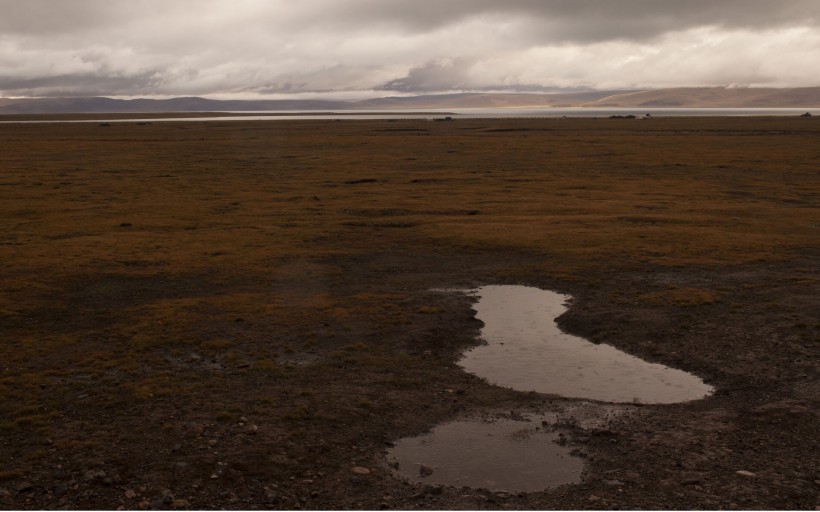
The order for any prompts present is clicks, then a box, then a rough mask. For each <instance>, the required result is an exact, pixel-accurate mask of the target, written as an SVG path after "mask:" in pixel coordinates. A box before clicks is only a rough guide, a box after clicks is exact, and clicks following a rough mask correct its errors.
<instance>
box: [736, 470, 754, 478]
mask: <svg viewBox="0 0 820 512" xmlns="http://www.w3.org/2000/svg"><path fill="white" fill-rule="evenodd" d="M735 474H736V475H737V476H745V477H746V478H754V477H756V476H757V475H756V474H755V473H752V472H751V471H746V470H743V469H741V470H740V471H735Z"/></svg>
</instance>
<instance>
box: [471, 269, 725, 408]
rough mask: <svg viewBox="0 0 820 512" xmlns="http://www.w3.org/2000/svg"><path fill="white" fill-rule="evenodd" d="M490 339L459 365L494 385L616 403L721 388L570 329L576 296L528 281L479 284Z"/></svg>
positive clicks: (678, 397)
mask: <svg viewBox="0 0 820 512" xmlns="http://www.w3.org/2000/svg"><path fill="white" fill-rule="evenodd" d="M470 293H475V295H477V296H478V297H479V300H478V302H476V304H475V305H474V306H473V307H474V308H475V310H476V311H477V315H476V316H477V318H478V319H479V320H481V321H483V322H484V328H483V329H482V330H481V338H482V339H483V340H484V341H486V344H484V345H480V346H478V347H475V348H473V349H470V350H468V351H467V352H465V353H464V356H463V358H462V359H461V360H460V361H459V363H458V364H459V365H460V366H461V367H463V368H464V369H465V370H466V371H468V372H469V373H472V374H474V375H477V376H479V377H482V378H485V379H487V381H488V382H490V383H491V384H495V385H498V386H502V387H507V388H512V389H517V390H521V391H537V392H539V393H549V394H556V395H561V396H565V397H568V398H585V399H592V400H601V401H604V402H615V403H629V402H634V403H643V404H668V403H677V402H686V401H689V400H697V399H699V398H703V397H705V396H708V395H710V394H711V393H712V391H713V388H712V386H709V385H708V384H705V383H704V382H703V381H702V380H701V379H700V378H698V377H696V376H695V375H692V374H689V373H686V372H684V371H681V370H676V369H674V368H669V367H667V366H664V365H661V364H655V363H650V362H647V361H644V360H642V359H639V358H637V357H634V356H631V355H629V354H626V353H624V352H621V351H620V350H618V349H616V348H615V347H613V346H611V345H605V344H600V345H597V344H595V343H592V342H590V341H587V340H585V339H583V338H579V337H577V336H572V335H570V334H566V333H564V332H562V331H561V330H560V329H559V328H558V325H557V324H556V323H555V318H556V317H558V316H560V315H561V314H562V313H563V312H564V311H566V309H567V308H566V306H565V305H564V304H565V303H566V302H567V300H568V299H569V297H568V296H566V295H561V294H558V293H555V292H551V291H548V290H540V289H538V288H532V287H528V286H511V285H494V286H484V287H481V288H479V289H477V290H471V291H470Z"/></svg>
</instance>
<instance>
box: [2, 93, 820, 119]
mask: <svg viewBox="0 0 820 512" xmlns="http://www.w3.org/2000/svg"><path fill="white" fill-rule="evenodd" d="M524 107H531V108H534V107H591V108H596V107H597V108H606V107H634V108H641V107H644V108H651V107H656V108H657V107H661V108H663V107H667V108H668V107H681V108H687V107H690V108H706V107H727V108H767V107H783V108H789V107H790V108H817V107H820V87H803V88H784V89H773V88H724V87H696V88H674V89H658V90H648V91H595V92H574V93H563V94H561V93H557V94H514V93H462V94H434V95H423V96H401V97H387V98H372V99H366V100H355V101H345V100H211V99H207V98H199V97H184V98H171V99H165V100H154V99H144V98H141V99H132V100H120V99H112V98H105V97H90V98H27V99H8V98H7V99H3V98H0V115H3V114H5V115H9V114H17V115H25V114H72V113H88V114H104V113H105V114H112V113H161V112H241V111H248V112H258V111H271V110H274V111H276V110H281V111H294V110H313V111H344V110H402V109H448V108H524Z"/></svg>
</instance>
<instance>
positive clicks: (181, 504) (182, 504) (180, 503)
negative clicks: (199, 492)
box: [171, 499, 191, 508]
mask: <svg viewBox="0 0 820 512" xmlns="http://www.w3.org/2000/svg"><path fill="white" fill-rule="evenodd" d="M190 506H191V503H190V502H188V500H180V499H177V500H174V501H172V502H171V508H189V507H190Z"/></svg>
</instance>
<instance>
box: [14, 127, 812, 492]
mask: <svg viewBox="0 0 820 512" xmlns="http://www.w3.org/2000/svg"><path fill="white" fill-rule="evenodd" d="M818 142H820V122H817V121H816V120H813V119H799V118H794V119H792V118H789V119H785V118H692V119H686V118H677V119H653V120H611V119H532V120H463V119H462V120H457V121H455V122H452V123H432V122H425V121H416V120H406V121H392V122H391V121H352V120H343V121H336V122H332V121H318V120H317V121H299V122H293V121H271V122H260V121H244V122H243V121H237V122H221V121H212V122H155V123H153V124H150V125H144V124H141V125H137V124H136V123H135V122H125V123H122V124H120V123H111V124H110V126H98V124H97V123H71V124H3V125H0V282H2V284H3V286H2V289H1V290H0V412H1V413H2V414H0V490H5V491H6V492H5V493H3V494H0V505H2V506H4V507H6V508H117V507H118V506H121V505H123V506H125V507H127V508H139V507H148V506H151V505H152V502H153V503H154V504H157V503H160V504H163V502H162V499H161V498H162V496H163V494H162V493H163V491H164V490H166V489H168V490H170V491H171V493H172V494H173V495H174V497H175V498H176V499H178V500H180V499H184V500H186V501H187V502H188V503H189V504H190V506H192V507H194V508H219V507H227V508H295V507H306V508H377V507H379V506H387V507H389V508H416V507H421V508H487V507H489V508H498V507H501V506H507V507H513V508H543V507H558V508H613V507H615V506H622V507H623V506H629V507H643V508H681V507H686V508H719V507H725V508H769V507H773V508H808V507H813V506H815V505H816V504H817V502H816V496H817V484H816V479H817V478H818V468H817V463H816V461H817V460H820V456H818V449H817V446H816V442H814V439H816V433H817V430H816V428H817V410H818V398H819V397H820V390H819V389H818V375H817V361H818V340H820V317H818V311H820V303H819V301H820V299H819V297H820V278H818V268H817V266H818V265H817V263H818V261H820V251H818V248H819V247H818V246H819V245H820V244H819V243H818V242H820V144H818ZM493 283H525V284H530V285H536V286H544V287H547V286H548V287H551V288H553V289H557V290H559V291H563V292H568V293H572V294H573V295H574V296H575V302H574V304H573V307H572V308H571V309H570V311H569V312H568V313H567V314H566V315H564V316H563V317H562V318H561V324H562V326H564V327H565V328H566V329H568V330H570V331H572V332H575V333H578V334H583V335H585V336H587V337H589V338H591V339H594V340H596V341H606V342H609V343H613V344H615V345H617V346H619V347H621V348H624V349H626V350H628V351H630V352H632V353H635V354H637V355H640V356H643V357H645V358H647V359H651V360H653V361H658V362H663V363H666V364H670V365H673V366H676V367H679V368H682V369H686V370H690V371H694V372H695V373H697V374H698V375H700V376H701V377H703V378H705V379H706V380H707V381H708V382H709V383H711V384H713V385H715V386H716V387H717V389H718V393H717V394H716V395H715V396H714V397H712V398H710V399H707V400H703V401H700V402H693V403H690V404H680V405H676V406H663V407H656V408H646V410H645V412H644V413H643V414H642V415H641V418H640V421H637V420H635V421H633V422H631V423H630V422H628V421H627V422H625V423H624V424H623V425H620V426H618V427H617V428H616V427H613V430H612V431H611V434H612V435H614V436H615V437H614V438H613V439H615V440H616V441H617V443H611V442H610V438H609V437H607V438H605V439H603V438H601V436H597V437H596V436H592V437H589V436H587V437H588V438H587V440H586V441H579V442H581V443H583V444H584V449H585V450H587V451H588V452H589V453H590V454H592V460H591V461H590V462H589V470H588V474H587V478H586V480H585V483H584V484H582V485H580V486H574V487H572V488H563V489H556V490H552V491H546V492H544V493H533V494H529V495H522V496H507V497H497V496H494V495H491V494H488V493H486V492H481V491H463V490H458V489H445V490H444V491H442V492H441V493H438V491H436V492H437V493H433V494H430V493H427V494H425V491H424V489H421V490H420V489H419V488H415V487H413V486H410V485H407V484H404V483H402V482H400V481H397V480H395V479H394V478H393V477H392V476H391V475H390V473H389V471H388V470H387V468H386V467H385V466H380V464H381V462H380V461H381V459H380V457H381V453H382V451H383V450H384V448H385V447H386V443H389V442H390V441H391V440H395V439H398V438H399V437H402V436H406V435H411V434H415V433H419V432H421V431H424V430H425V429H429V428H430V427H432V426H434V425H435V424H436V423H438V422H439V421H443V420H446V419H451V418H454V417H456V416H457V415H459V414H461V413H462V412H464V411H470V410H474V409H476V408H484V407H528V406H531V405H534V406H539V407H551V406H553V405H554V404H557V403H561V399H558V398H555V397H547V396H541V395H532V394H526V393H517V392H513V391H509V390H504V389H499V388H495V387H493V386H489V385H488V384H486V383H484V382H482V381H480V380H479V379H477V378H475V377H473V376H470V375H466V374H464V373H463V372H462V371H461V370H460V369H459V367H458V366H457V364H456V360H457V357H458V353H459V351H460V350H462V349H463V348H464V347H467V346H469V345H470V344H471V343H474V342H475V340H474V337H475V335H476V334H477V333H478V330H479V328H480V323H479V322H477V321H476V320H474V319H473V318H472V315H471V311H470V309H469V301H468V300H467V299H466V298H463V297H459V296H456V295H448V294H443V293H439V292H434V291H431V289H433V288H448V287H463V286H475V285H479V284H493ZM453 390H458V392H457V393H454V392H453ZM579 439H583V436H579ZM813 461H814V462H813ZM352 466H367V467H369V468H372V469H373V472H372V473H371V474H370V475H367V476H364V477H363V476H355V475H352V474H351V473H350V468H351V467H352ZM737 470H745V471H752V472H755V473H756V474H757V477H756V479H754V480H753V479H749V478H748V477H742V476H738V475H737V474H736V473H735V472H736V471H737ZM99 472H102V473H103V476H101V475H99ZM627 473H628V475H626V474H627ZM624 475H626V476H624ZM634 475H638V477H637V478H636V477H635V476H634ZM614 479H620V480H622V481H623V483H624V485H622V486H610V485H606V484H604V483H601V482H603V481H605V480H614ZM24 484H25V485H24ZM129 491H131V492H129ZM167 495H168V493H166V497H167ZM157 500H159V501H157ZM166 501H167V500H166ZM164 505H168V506H171V505H174V503H164ZM174 506H178V507H184V506H186V505H185V503H183V502H176V504H175V505H174Z"/></svg>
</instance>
